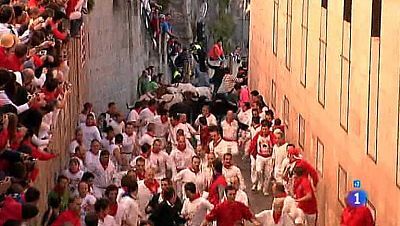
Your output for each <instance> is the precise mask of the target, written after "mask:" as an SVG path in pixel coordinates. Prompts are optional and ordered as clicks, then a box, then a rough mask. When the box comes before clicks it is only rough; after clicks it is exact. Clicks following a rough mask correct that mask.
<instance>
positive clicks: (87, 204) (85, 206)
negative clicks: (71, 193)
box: [76, 181, 96, 225]
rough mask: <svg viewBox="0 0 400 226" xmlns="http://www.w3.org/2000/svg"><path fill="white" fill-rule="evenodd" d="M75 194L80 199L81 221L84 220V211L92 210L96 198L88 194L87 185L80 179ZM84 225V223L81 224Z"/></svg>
mask: <svg viewBox="0 0 400 226" xmlns="http://www.w3.org/2000/svg"><path fill="white" fill-rule="evenodd" d="M76 194H78V195H79V197H80V198H81V199H82V204H81V223H83V222H84V221H85V216H86V213H88V212H90V211H93V210H94V205H95V203H96V198H95V197H94V196H93V195H91V194H89V185H88V183H87V182H85V181H80V182H79V184H78V189H77V192H76ZM83 225H84V224H83Z"/></svg>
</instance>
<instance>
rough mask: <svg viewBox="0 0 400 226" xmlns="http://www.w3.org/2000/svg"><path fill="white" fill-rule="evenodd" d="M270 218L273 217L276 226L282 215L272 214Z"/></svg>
mask: <svg viewBox="0 0 400 226" xmlns="http://www.w3.org/2000/svg"><path fill="white" fill-rule="evenodd" d="M272 216H273V217H274V222H275V224H277V223H279V220H280V219H281V216H282V213H276V212H273V214H272Z"/></svg>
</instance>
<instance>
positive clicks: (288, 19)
mask: <svg viewBox="0 0 400 226" xmlns="http://www.w3.org/2000/svg"><path fill="white" fill-rule="evenodd" d="M292 5H293V4H292V0H287V7H286V54H285V63H286V68H287V69H288V70H290V67H291V63H292V62H291V56H292Z"/></svg>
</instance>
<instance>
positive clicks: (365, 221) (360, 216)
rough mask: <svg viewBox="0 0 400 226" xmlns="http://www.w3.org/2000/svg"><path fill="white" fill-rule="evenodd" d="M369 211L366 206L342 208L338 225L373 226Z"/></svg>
mask: <svg viewBox="0 0 400 226" xmlns="http://www.w3.org/2000/svg"><path fill="white" fill-rule="evenodd" d="M374 225H375V224H374V219H373V218H372V214H371V211H370V210H369V209H368V207H366V206H360V207H351V206H348V207H346V208H345V209H344V210H343V213H342V219H341V221H340V226H374Z"/></svg>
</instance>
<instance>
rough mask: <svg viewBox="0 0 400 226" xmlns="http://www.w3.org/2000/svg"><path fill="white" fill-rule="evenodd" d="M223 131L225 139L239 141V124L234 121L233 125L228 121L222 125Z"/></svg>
mask: <svg viewBox="0 0 400 226" xmlns="http://www.w3.org/2000/svg"><path fill="white" fill-rule="evenodd" d="M221 127H222V131H223V136H224V139H227V140H231V141H237V133H238V129H239V125H238V122H237V121H236V120H233V121H232V122H231V123H228V122H227V121H226V120H224V121H222V123H221Z"/></svg>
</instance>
